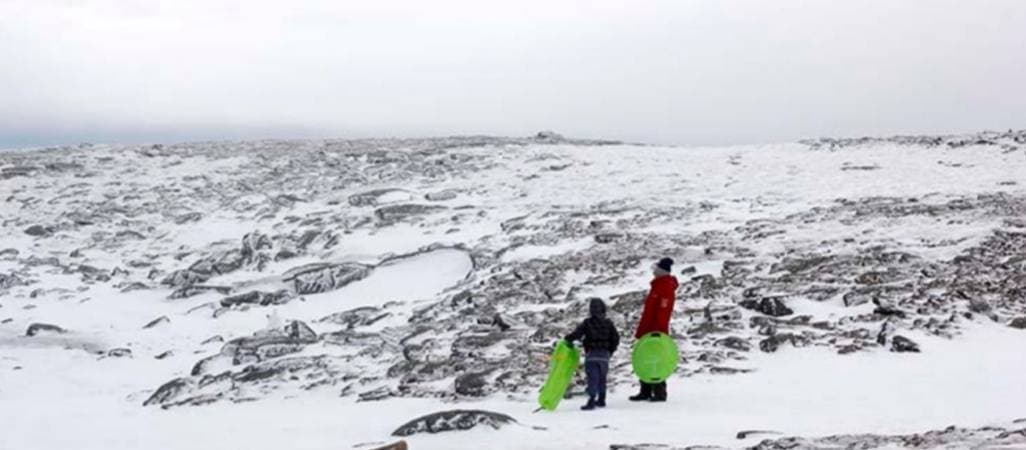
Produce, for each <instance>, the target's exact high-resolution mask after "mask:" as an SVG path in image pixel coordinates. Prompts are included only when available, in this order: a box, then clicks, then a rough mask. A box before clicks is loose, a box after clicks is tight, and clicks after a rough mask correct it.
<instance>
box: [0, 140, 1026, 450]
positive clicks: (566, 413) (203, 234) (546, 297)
mask: <svg viewBox="0 0 1026 450" xmlns="http://www.w3.org/2000/svg"><path fill="white" fill-rule="evenodd" d="M0 224H2V228H0V424H3V425H2V427H0V449H64V448H75V449H97V450H99V449H103V450H113V449H183V450H184V449H189V450H197V449H235V448H238V449H247V450H248V449H253V450H256V449H283V448H288V449H317V450H319V449H325V450H326V449H346V448H357V449H370V448H375V447H378V446H382V445H385V444H388V443H391V442H395V441H397V440H398V439H399V437H395V436H392V434H393V432H397V431H398V433H397V435H404V437H403V438H404V439H406V441H407V442H408V443H409V445H410V448H412V449H416V450H420V449H457V448H468V449H469V448H560V449H570V448H579V449H593V448H610V446H612V447H613V448H622V449H631V448H637V449H641V448H652V449H655V448H660V449H668V448H685V447H688V446H695V445H703V446H714V447H717V448H718V447H722V448H743V447H752V446H758V448H764V449H774V448H846V447H847V446H849V445H850V446H855V447H858V448H895V447H901V446H917V448H967V447H974V446H975V447H980V446H983V447H986V446H991V447H988V448H1026V419H1024V418H1026V384H1024V383H1023V379H1024V375H1023V374H1024V373H1026V350H1024V349H1026V131H1024V132H1008V133H979V134H975V135H968V136H941V137H896V138H872V139H868V138H867V139H841V140H833V139H823V140H817V141H808V142H802V143H795V144H782V145H770V146H739V147H725V148H672V147H655V146H642V145H626V144H620V143H613V142H600V141H574V140H565V139H562V138H560V137H558V136H555V135H541V136H539V137H536V138H532V139H507V138H489V137H462V138H446V139H441V138H440V139H419V140H358V141H296V142H291V141H260V142H244V143H199V144H180V145H166V146H163V145H154V146H117V145H111V146H108V145H97V146H86V145H84V146H80V147H76V148H57V149H46V150H33V151H8V152H0ZM662 256H671V257H673V258H674V259H676V260H677V262H678V263H677V267H676V270H675V275H676V276H677V277H678V279H680V281H681V287H680V289H679V291H678V299H679V302H678V306H677V309H676V312H675V318H674V320H673V323H672V328H673V331H674V334H675V335H676V338H677V341H678V342H679V343H680V345H681V350H682V352H683V354H682V356H683V357H684V362H683V364H682V366H681V368H680V369H679V370H678V372H677V374H676V376H675V377H674V378H673V379H671V380H670V387H669V393H670V399H669V402H668V403H665V404H652V405H648V404H635V403H629V402H628V401H627V400H626V397H627V396H628V395H630V394H632V393H633V391H634V390H635V389H636V381H635V380H634V378H633V377H632V374H631V370H630V363H629V352H628V351H620V352H618V353H617V354H616V355H614V359H613V362H612V367H611V373H610V377H611V383H612V389H613V392H612V394H611V395H612V398H611V399H610V406H609V407H608V408H606V409H605V410H601V411H595V412H581V411H579V410H578V409H577V406H578V405H579V403H581V401H580V397H579V396H580V395H581V394H582V392H583V386H584V384H583V383H584V382H583V376H581V377H580V380H579V382H578V384H577V385H575V386H574V387H573V388H572V394H573V395H574V397H572V398H570V399H568V400H566V401H564V403H563V404H562V405H561V406H560V408H559V409H558V410H557V411H555V412H553V413H545V412H538V413H532V411H534V409H535V407H536V404H535V396H536V393H537V390H538V388H539V387H540V386H541V384H542V383H543V381H544V376H545V374H546V373H547V370H548V362H547V360H546V356H547V355H548V354H549V352H550V351H551V349H552V345H553V343H554V342H555V341H556V340H558V339H559V338H560V337H561V336H563V335H564V334H566V333H567V332H569V331H570V329H571V328H572V327H573V325H574V324H575V323H577V322H579V321H580V320H581V319H583V318H584V317H585V316H586V315H587V302H588V299H589V298H590V297H595V296H598V297H601V298H603V299H605V300H606V301H607V303H609V304H610V309H611V312H610V315H611V318H612V319H613V320H614V322H615V323H616V324H617V327H618V328H619V329H620V331H621V333H623V334H624V335H632V334H633V333H632V332H633V327H634V325H635V324H636V322H637V319H638V315H639V314H640V311H641V304H642V302H643V300H644V294H645V290H646V289H647V286H648V281H649V266H650V265H651V264H652V263H653V262H654V261H655V260H657V259H658V258H659V257H662ZM629 343H630V341H628V342H627V344H629ZM582 375H583V374H582ZM459 410H470V411H471V412H458V411H459ZM454 411H456V412H454ZM473 411H484V412H473ZM432 413H443V414H441V415H440V417H441V419H439V420H426V421H421V422H417V421H415V420H414V419H417V418H418V417H420V416H424V415H427V414H432ZM493 413H494V414H493ZM410 421H414V422H413V423H412V424H411V425H410V426H409V427H403V425H404V424H406V423H407V422H410ZM475 424H476V425H477V426H475V427H473V429H470V430H465V431H444V430H441V432H438V431H440V428H439V427H441V428H442V429H444V428H445V427H452V426H464V425H466V426H469V425H475ZM952 425H954V426H955V427H954V428H948V427H949V426H952ZM429 428H430V429H431V430H430V431H436V433H429V432H426V431H428V429H429ZM748 431H755V432H748ZM739 433H740V434H739ZM789 436H790V437H791V438H789ZM1001 446H1003V447H1001Z"/></svg>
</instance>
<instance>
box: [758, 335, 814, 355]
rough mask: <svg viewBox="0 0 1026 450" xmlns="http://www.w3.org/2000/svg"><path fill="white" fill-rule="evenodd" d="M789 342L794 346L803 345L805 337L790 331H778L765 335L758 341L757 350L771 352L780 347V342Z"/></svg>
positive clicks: (805, 341) (805, 340)
mask: <svg viewBox="0 0 1026 450" xmlns="http://www.w3.org/2000/svg"><path fill="white" fill-rule="evenodd" d="M785 343H790V344H791V345H793V346H795V347H801V346H804V345H805V344H806V343H807V339H806V338H805V337H803V336H800V335H796V334H791V333H778V334H774V335H772V336H769V337H767V338H766V339H763V340H762V341H760V342H759V350H762V351H763V352H766V353H773V352H775V351H777V349H779V348H780V346H781V345H782V344H785Z"/></svg>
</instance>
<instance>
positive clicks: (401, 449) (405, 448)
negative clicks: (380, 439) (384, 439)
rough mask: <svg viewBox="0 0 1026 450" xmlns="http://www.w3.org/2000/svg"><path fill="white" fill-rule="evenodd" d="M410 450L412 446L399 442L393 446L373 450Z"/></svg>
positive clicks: (392, 444)
mask: <svg viewBox="0 0 1026 450" xmlns="http://www.w3.org/2000/svg"><path fill="white" fill-rule="evenodd" d="M409 449H410V446H409V445H408V444H407V443H406V441H399V442H393V443H391V444H388V445H385V446H382V447H376V448H373V449H371V450H409Z"/></svg>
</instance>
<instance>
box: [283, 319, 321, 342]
mask: <svg viewBox="0 0 1026 450" xmlns="http://www.w3.org/2000/svg"><path fill="white" fill-rule="evenodd" d="M285 334H286V335H287V336H288V337H289V339H293V340H295V341H298V342H306V343H310V342H316V341H317V333H315V332H314V330H313V329H312V328H310V326H309V325H307V324H306V323H304V322H301V321H299V320H293V321H292V322H289V324H288V325H285Z"/></svg>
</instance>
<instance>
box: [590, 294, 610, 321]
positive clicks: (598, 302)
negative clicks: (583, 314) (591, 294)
mask: <svg viewBox="0 0 1026 450" xmlns="http://www.w3.org/2000/svg"><path fill="white" fill-rule="evenodd" d="M588 313H589V314H591V317H605V316H606V304H605V303H604V302H603V301H602V299H600V298H593V299H591V303H589V304H588Z"/></svg>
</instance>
